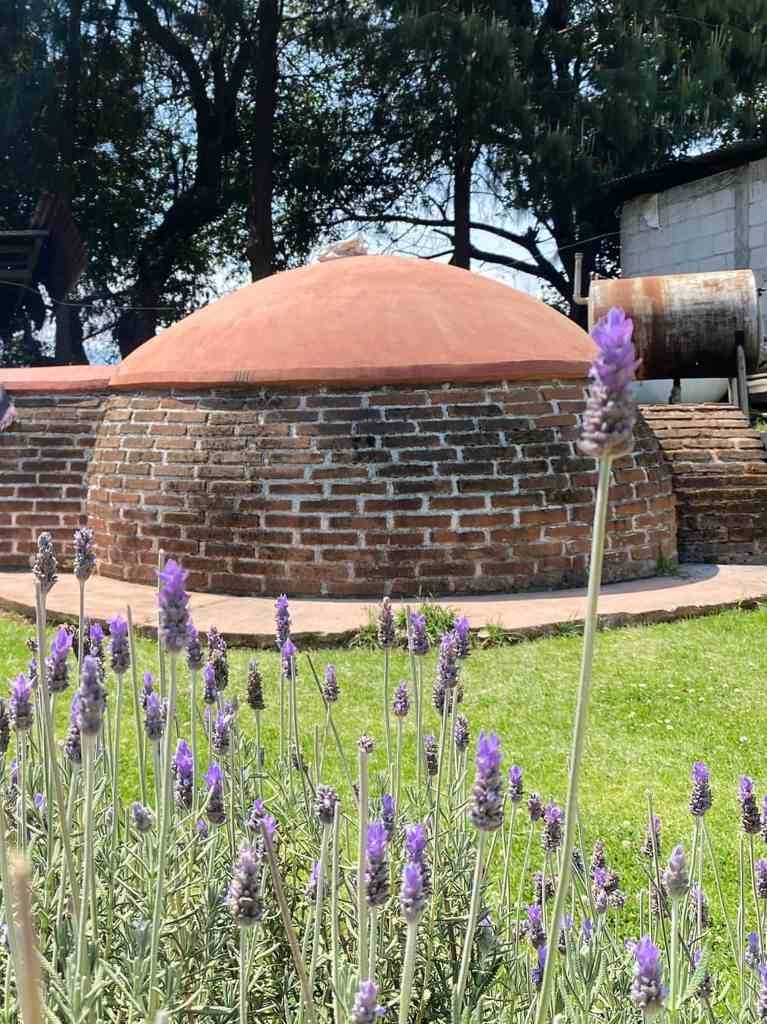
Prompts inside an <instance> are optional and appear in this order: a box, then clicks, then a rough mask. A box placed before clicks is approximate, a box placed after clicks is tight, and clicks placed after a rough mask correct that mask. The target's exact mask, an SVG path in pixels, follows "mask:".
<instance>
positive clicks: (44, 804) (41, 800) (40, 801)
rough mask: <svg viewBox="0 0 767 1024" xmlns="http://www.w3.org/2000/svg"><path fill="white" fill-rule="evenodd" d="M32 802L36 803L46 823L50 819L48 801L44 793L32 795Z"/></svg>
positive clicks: (38, 811)
mask: <svg viewBox="0 0 767 1024" xmlns="http://www.w3.org/2000/svg"><path fill="white" fill-rule="evenodd" d="M32 803H33V804H34V805H35V808H36V810H37V813H38V814H39V815H40V817H41V818H42V821H43V824H45V822H47V820H48V801H47V800H46V799H45V797H44V796H43V794H42V793H35V794H34V796H33V797H32Z"/></svg>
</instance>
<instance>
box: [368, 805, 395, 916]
mask: <svg viewBox="0 0 767 1024" xmlns="http://www.w3.org/2000/svg"><path fill="white" fill-rule="evenodd" d="M388 838H389V837H388V834H387V832H386V826H385V825H384V823H383V822H382V821H373V822H371V823H370V824H369V825H368V831H367V844H366V847H365V895H366V897H367V903H368V906H369V907H370V908H371V909H372V908H375V907H381V906H383V904H384V903H385V902H386V901H387V899H388V898H389V865H388V861H387V857H386V846H387V843H388Z"/></svg>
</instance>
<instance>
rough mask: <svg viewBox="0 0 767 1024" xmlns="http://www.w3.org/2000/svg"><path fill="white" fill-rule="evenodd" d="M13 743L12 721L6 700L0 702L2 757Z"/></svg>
mask: <svg viewBox="0 0 767 1024" xmlns="http://www.w3.org/2000/svg"><path fill="white" fill-rule="evenodd" d="M10 742H11V720H10V718H9V717H8V708H7V706H6V703H5V701H4V700H0V756H2V755H4V754H5V752H6V751H7V750H8V746H9V744H10Z"/></svg>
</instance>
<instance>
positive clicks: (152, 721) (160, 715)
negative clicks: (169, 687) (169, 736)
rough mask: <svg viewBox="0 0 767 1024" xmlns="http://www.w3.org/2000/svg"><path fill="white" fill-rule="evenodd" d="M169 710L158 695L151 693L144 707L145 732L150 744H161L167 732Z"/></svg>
mask: <svg viewBox="0 0 767 1024" xmlns="http://www.w3.org/2000/svg"><path fill="white" fill-rule="evenodd" d="M166 717H167V709H166V706H165V702H164V701H161V700H160V698H159V697H158V696H157V694H156V693H150V694H149V696H148V697H147V699H146V705H145V707H144V730H145V732H146V738H147V739H148V740H149V742H150V743H159V742H160V740H161V739H162V737H163V733H164V732H165V720H166Z"/></svg>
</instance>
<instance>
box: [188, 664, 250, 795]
mask: <svg viewBox="0 0 767 1024" xmlns="http://www.w3.org/2000/svg"><path fill="white" fill-rule="evenodd" d="M192 680H193V684H192V685H194V674H193V675H192ZM192 692H194V691H192ZM192 744H194V732H192ZM192 758H193V759H194V754H192ZM262 775H263V765H262V763H261V712H260V711H256V795H257V796H261V795H262V790H263V785H262V781H261V780H262ZM195 792H196V790H195Z"/></svg>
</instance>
